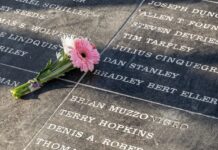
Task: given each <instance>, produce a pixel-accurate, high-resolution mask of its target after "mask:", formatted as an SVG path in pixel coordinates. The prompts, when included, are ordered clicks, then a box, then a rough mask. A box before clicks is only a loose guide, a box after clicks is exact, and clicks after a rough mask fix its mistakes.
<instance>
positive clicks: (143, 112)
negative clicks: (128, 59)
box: [26, 86, 218, 150]
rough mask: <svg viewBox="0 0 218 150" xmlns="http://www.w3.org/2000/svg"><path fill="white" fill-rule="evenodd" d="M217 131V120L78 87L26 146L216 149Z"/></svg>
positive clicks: (103, 149)
mask: <svg viewBox="0 0 218 150" xmlns="http://www.w3.org/2000/svg"><path fill="white" fill-rule="evenodd" d="M84 116H86V117H84ZM84 118H86V119H84ZM217 132H218V125H217V121H216V120H213V119H210V118H205V117H203V116H199V115H194V114H190V113H185V112H182V111H179V110H175V109H171V108H167V107H164V106H160V105H156V104H151V103H150V102H143V101H139V100H138V101H137V100H135V99H132V98H128V97H126V96H122V95H119V94H113V93H111V92H106V91H102V90H98V89H93V88H89V87H84V86H79V87H77V89H76V90H75V91H74V92H73V93H72V94H71V95H70V96H69V97H68V98H67V100H66V102H65V103H64V104H63V105H62V106H61V107H60V108H59V109H58V111H57V112H56V113H55V115H54V117H53V118H52V119H51V120H50V121H49V122H47V124H46V125H45V127H44V128H43V129H42V130H41V131H40V133H39V134H38V135H37V136H36V137H35V138H34V139H33V141H32V142H31V144H30V145H29V146H28V147H26V149H27V150H44V149H46V148H48V149H49V148H50V149H51V147H52V145H54V143H61V145H62V146H63V145H64V147H66V148H67V147H70V149H84V150H86V149H89V150H96V149H99V150H108V149H122V147H123V149H125V150H127V149H128V148H129V147H131V146H132V149H135V150H136V149H137V148H138V150H147V149H150V150H168V149H169V150H173V149H177V150H201V149H202V150H203V149H208V150H215V149H216V148H217V147H218V143H217V140H218V136H217ZM46 142H47V143H49V142H51V143H50V144H49V145H48V144H47V145H46V144H45V143H46ZM122 143H123V145H124V144H125V145H127V146H121V145H122ZM124 147H126V148H124ZM133 147H134V148H133Z"/></svg>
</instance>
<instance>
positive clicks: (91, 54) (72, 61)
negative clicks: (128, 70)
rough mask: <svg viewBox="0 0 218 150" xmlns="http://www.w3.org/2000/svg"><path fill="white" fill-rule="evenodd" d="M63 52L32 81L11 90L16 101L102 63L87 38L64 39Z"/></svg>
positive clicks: (49, 62) (91, 69)
mask: <svg viewBox="0 0 218 150" xmlns="http://www.w3.org/2000/svg"><path fill="white" fill-rule="evenodd" d="M62 44H63V50H62V51H61V52H59V53H57V54H56V55H57V60H56V61H55V62H52V61H51V60H49V61H48V63H47V65H46V66H45V68H44V69H43V70H42V71H41V72H40V73H39V74H38V75H37V76H36V77H35V78H34V79H32V80H29V81H28V82H26V83H24V84H22V85H20V86H18V87H15V88H13V89H12V90H11V93H12V96H13V97H15V98H16V99H20V98H22V97H23V96H24V95H27V94H29V93H32V92H34V91H36V90H38V89H40V88H41V87H42V86H43V85H44V84H45V83H46V82H48V81H51V80H53V79H56V78H59V77H61V76H64V75H65V73H67V72H69V71H71V70H73V69H75V68H80V70H81V71H83V72H88V71H93V70H94V65H95V64H98V63H99V61H100V54H99V53H98V51H97V49H96V47H95V45H94V44H92V43H91V42H90V41H88V40H87V39H85V38H75V39H72V38H70V37H67V38H64V39H62Z"/></svg>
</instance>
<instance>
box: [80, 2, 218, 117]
mask: <svg viewBox="0 0 218 150" xmlns="http://www.w3.org/2000/svg"><path fill="white" fill-rule="evenodd" d="M161 2H162V3H161ZM163 2H164V1H158V2H156V1H155V2H154V1H145V2H144V4H143V5H142V6H141V7H140V8H139V9H138V10H137V11H136V13H135V14H134V16H133V17H132V18H131V19H130V21H129V22H128V23H127V25H126V27H125V28H123V29H122V31H121V32H120V33H119V35H118V36H117V37H116V38H115V39H114V40H113V42H112V44H111V45H110V46H109V47H108V48H107V50H106V51H105V52H104V53H103V55H102V59H101V63H100V65H99V66H98V67H97V70H96V71H95V72H94V73H92V74H91V73H90V76H87V77H86V78H85V79H84V80H83V81H82V83H85V84H89V85H92V86H97V87H99V88H104V89H107V90H112V91H115V92H120V93H123V94H127V95H131V96H134V97H139V98H142V99H146V100H149V101H152V102H157V103H161V104H165V105H168V106H172V107H176V108H179V109H185V110H188V111H192V112H196V113H201V114H204V115H208V116H212V117H218V107H217V104H218V99H217V98H218V93H217V92H216V90H217V86H218V78H217V73H218V68H217V60H218V57H217V50H218V45H217V44H218V43H217V42H214V41H217V39H218V36H217V34H216V32H217V25H218V21H217V18H215V17H209V15H208V14H207V13H206V12H208V11H211V12H213V13H214V14H215V13H217V4H213V3H209V2H202V1H201V2H200V1H185V0H184V1H177V2H174V1H167V2H168V3H166V4H170V2H171V3H173V5H177V7H176V8H177V9H176V10H174V9H175V7H173V6H171V7H169V6H168V5H166V4H165V5H164V4H163ZM160 4H162V5H161V6H159V5H160ZM166 6H168V7H167V8H166ZM172 8H174V9H172ZM184 10H185V11H184ZM203 10H205V11H204V12H205V13H206V14H205V15H203V16H202V15H200V12H201V11H203ZM201 14H202V13H201ZM201 24H203V25H201ZM205 24H207V25H205ZM208 24H209V26H210V28H209V27H208ZM200 25H201V28H200ZM202 26H205V28H208V29H204V28H203V27H202ZM206 26H207V27H206ZM212 26H213V27H212ZM212 41H213V42H212ZM93 74H94V75H93Z"/></svg>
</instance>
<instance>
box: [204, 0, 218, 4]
mask: <svg viewBox="0 0 218 150" xmlns="http://www.w3.org/2000/svg"><path fill="white" fill-rule="evenodd" d="M202 1H203V2H209V3H213V4H218V2H216V1H212V0H202Z"/></svg>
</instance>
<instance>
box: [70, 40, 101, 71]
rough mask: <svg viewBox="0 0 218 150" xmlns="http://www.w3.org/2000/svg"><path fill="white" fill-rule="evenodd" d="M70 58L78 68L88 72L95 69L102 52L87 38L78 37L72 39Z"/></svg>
mask: <svg viewBox="0 0 218 150" xmlns="http://www.w3.org/2000/svg"><path fill="white" fill-rule="evenodd" d="M70 59H71V61H72V64H73V65H74V67H76V68H80V70H81V71H84V72H88V71H93V70H94V65H95V64H98V63H99V61H100V54H99V53H98V51H97V49H96V47H95V46H94V45H93V44H92V43H90V42H89V41H88V40H87V39H85V38H76V39H74V40H73V41H72V49H71V51H70Z"/></svg>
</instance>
